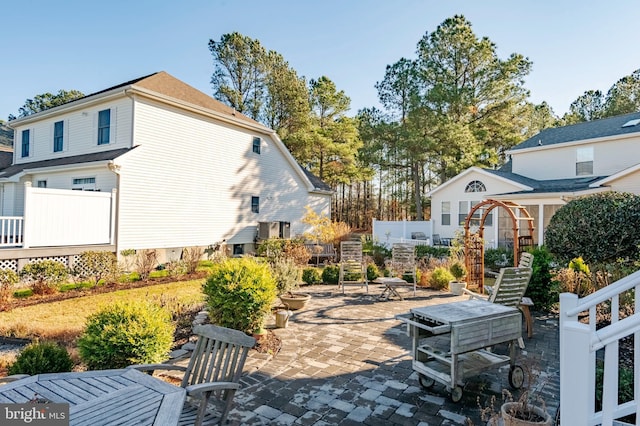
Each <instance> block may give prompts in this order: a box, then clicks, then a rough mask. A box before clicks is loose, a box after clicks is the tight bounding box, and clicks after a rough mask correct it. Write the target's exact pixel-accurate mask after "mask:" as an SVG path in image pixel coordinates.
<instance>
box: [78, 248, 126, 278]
mask: <svg viewBox="0 0 640 426" xmlns="http://www.w3.org/2000/svg"><path fill="white" fill-rule="evenodd" d="M118 272H119V268H118V258H117V257H116V255H115V254H113V253H111V252H108V251H85V252H82V253H81V254H80V256H78V259H77V260H76V263H75V265H74V267H73V275H75V276H76V277H79V278H80V279H88V278H90V279H91V280H92V281H93V283H94V284H95V285H98V283H99V282H100V280H103V279H104V280H115V279H116V277H117V275H118Z"/></svg>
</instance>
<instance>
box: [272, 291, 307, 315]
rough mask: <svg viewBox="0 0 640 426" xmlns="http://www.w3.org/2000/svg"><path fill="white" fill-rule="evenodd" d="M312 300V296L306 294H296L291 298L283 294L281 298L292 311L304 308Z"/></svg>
mask: <svg viewBox="0 0 640 426" xmlns="http://www.w3.org/2000/svg"><path fill="white" fill-rule="evenodd" d="M310 299H311V295H310V294H305V293H294V294H293V295H291V296H290V295H284V294H283V295H281V296H280V300H281V301H282V303H283V304H284V305H285V306H287V307H288V308H289V309H291V310H292V311H295V310H298V309H302V308H304V306H305V305H306V304H307V302H308V301H309V300H310Z"/></svg>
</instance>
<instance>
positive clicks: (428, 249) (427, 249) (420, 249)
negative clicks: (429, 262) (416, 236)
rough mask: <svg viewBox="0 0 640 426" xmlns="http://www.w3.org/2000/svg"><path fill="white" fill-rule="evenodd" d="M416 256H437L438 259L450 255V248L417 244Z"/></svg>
mask: <svg viewBox="0 0 640 426" xmlns="http://www.w3.org/2000/svg"><path fill="white" fill-rule="evenodd" d="M416 257H435V258H436V259H442V258H444V257H449V248H448V247H433V246H416Z"/></svg>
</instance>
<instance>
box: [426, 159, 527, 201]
mask: <svg viewBox="0 0 640 426" xmlns="http://www.w3.org/2000/svg"><path fill="white" fill-rule="evenodd" d="M473 172H476V173H479V174H481V175H485V176H489V175H492V176H493V177H497V178H499V179H500V180H503V181H508V182H509V183H511V184H514V185H515V186H517V187H518V188H520V189H521V190H522V191H528V190H531V186H529V185H528V183H527V182H526V181H529V180H531V179H526V178H525V177H524V176H522V178H523V181H519V180H517V179H513V176H512V175H513V173H505V172H500V171H499V170H492V169H483V168H480V167H476V166H472V167H469V168H468V169H466V170H464V171H463V172H460V173H459V174H458V175H456V176H454V177H452V178H451V179H449V180H448V181H446V182H445V183H443V184H441V185H438V186H437V187H435V188H433V189H432V190H431V191H429V192H428V193H427V196H429V197H431V196H433V194H435V193H436V192H440V191H441V190H443V189H444V188H446V187H448V186H449V185H451V184H453V183H454V182H456V181H458V180H460V179H462V178H464V177H466V176H467V175H468V174H471V173H473Z"/></svg>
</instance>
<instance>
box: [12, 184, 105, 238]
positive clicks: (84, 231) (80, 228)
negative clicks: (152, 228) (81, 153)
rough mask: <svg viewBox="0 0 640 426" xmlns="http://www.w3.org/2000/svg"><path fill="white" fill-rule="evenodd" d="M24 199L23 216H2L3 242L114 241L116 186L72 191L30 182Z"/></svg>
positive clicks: (26, 187)
mask: <svg viewBox="0 0 640 426" xmlns="http://www.w3.org/2000/svg"><path fill="white" fill-rule="evenodd" d="M24 203H25V204H24V218H19V217H2V218H0V232H5V231H6V232H7V234H2V233H0V238H1V242H2V244H1V246H5V247H9V246H12V247H20V246H22V247H23V248H32V247H60V246H74V245H91V244H112V243H113V240H114V230H115V208H116V191H115V190H114V191H113V192H110V193H106V192H89V191H72V190H67V189H47V188H32V187H31V185H30V184H27V185H25V200H24ZM9 231H11V232H9ZM21 231H23V232H21ZM5 235H6V236H5Z"/></svg>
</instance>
